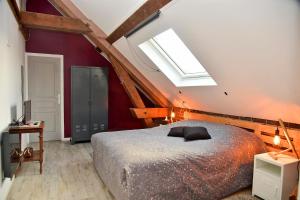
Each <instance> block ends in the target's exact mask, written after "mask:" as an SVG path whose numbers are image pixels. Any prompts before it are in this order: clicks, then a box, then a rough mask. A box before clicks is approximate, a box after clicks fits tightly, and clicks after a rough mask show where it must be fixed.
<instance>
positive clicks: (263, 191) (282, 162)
mask: <svg viewBox="0 0 300 200" xmlns="http://www.w3.org/2000/svg"><path fill="white" fill-rule="evenodd" d="M298 162H299V161H298V160H297V159H296V158H293V157H291V156H288V155H283V154H282V155H279V156H278V159H277V160H274V159H273V158H272V157H271V156H270V155H269V154H268V153H263V154H258V155H255V157H254V171H253V186H252V195H253V196H254V195H256V196H258V197H260V198H263V199H265V200H288V199H289V195H290V194H291V193H292V191H293V189H294V187H295V186H296V185H297V182H298V181H297V176H298V171H297V164H298Z"/></svg>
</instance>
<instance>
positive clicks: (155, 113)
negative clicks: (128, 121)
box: [130, 108, 170, 119]
mask: <svg viewBox="0 0 300 200" xmlns="http://www.w3.org/2000/svg"><path fill="white" fill-rule="evenodd" d="M130 111H131V113H132V114H133V116H135V117H136V118H138V119H148V118H164V117H166V116H169V112H170V110H169V108H130Z"/></svg>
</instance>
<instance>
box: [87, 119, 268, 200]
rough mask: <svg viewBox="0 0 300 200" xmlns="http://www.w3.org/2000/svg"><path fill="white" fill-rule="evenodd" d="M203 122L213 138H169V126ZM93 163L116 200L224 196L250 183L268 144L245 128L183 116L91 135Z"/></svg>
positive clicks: (217, 197) (166, 199) (201, 124)
mask: <svg viewBox="0 0 300 200" xmlns="http://www.w3.org/2000/svg"><path fill="white" fill-rule="evenodd" d="M176 126H203V127H206V128H207V130H208V132H209V134H210V135H211V137H212V139H210V140H197V141H188V142H185V141H184V139H183V138H176V137H167V134H168V132H169V130H170V128H171V127H176ZM91 143H92V148H93V160H94V165H95V168H96V170H97V172H98V173H99V175H100V177H101V179H102V180H103V182H104V183H105V184H106V186H107V187H108V188H109V190H110V192H111V193H112V194H113V196H114V197H115V198H116V199H117V200H145V199H153V200H155V199H159V200H162V199H165V200H168V199H170V200H173V199H181V200H185V199H189V200H190V199H199V200H200V199H205V200H210V199H221V198H223V197H225V196H228V195H230V194H232V193H234V192H236V191H238V190H240V189H242V188H245V187H247V186H250V185H251V183H252V173H253V157H254V155H255V154H258V153H263V152H265V151H266V150H265V145H264V143H263V142H262V141H261V140H260V139H259V138H258V137H257V136H256V135H255V134H254V133H251V132H248V131H246V130H244V129H241V128H238V127H234V126H229V125H223V124H216V123H210V122H201V121H191V120H190V121H181V122H177V123H173V124H171V125H164V126H159V127H155V128H150V129H139V130H129V131H118V132H113V133H111V132H110V133H109V132H104V133H98V134H95V135H93V136H92V141H91Z"/></svg>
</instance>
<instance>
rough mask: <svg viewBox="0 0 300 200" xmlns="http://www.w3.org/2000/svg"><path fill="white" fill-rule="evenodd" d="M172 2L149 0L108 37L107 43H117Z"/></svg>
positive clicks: (169, 0) (167, 0) (168, 0)
mask: <svg viewBox="0 0 300 200" xmlns="http://www.w3.org/2000/svg"><path fill="white" fill-rule="evenodd" d="M171 1H172V0H147V1H146V3H144V4H143V5H142V6H141V7H140V8H139V9H138V10H137V11H135V12H134V13H133V14H132V15H131V16H130V17H129V18H128V19H127V20H125V21H124V22H123V23H122V24H121V25H120V26H119V27H118V28H117V29H116V30H115V31H113V32H112V33H111V34H110V35H109V36H108V37H107V41H108V42H109V43H111V44H113V43H114V42H115V41H117V40H118V39H120V38H121V37H122V36H124V35H126V34H127V33H129V32H130V31H131V30H132V29H134V28H135V27H137V26H139V25H140V24H141V23H142V22H144V21H145V20H147V19H148V18H149V17H151V16H152V15H153V14H155V13H157V12H158V11H159V10H160V9H161V8H162V7H164V6H165V5H166V4H168V3H169V2H171Z"/></svg>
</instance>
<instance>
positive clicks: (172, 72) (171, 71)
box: [138, 29, 218, 87]
mask: <svg viewBox="0 0 300 200" xmlns="http://www.w3.org/2000/svg"><path fill="white" fill-rule="evenodd" d="M169 30H170V29H168V30H166V31H164V32H167V31H169ZM171 30H172V31H173V33H174V34H175V35H176V36H177V37H178V39H179V40H180V42H182V44H183V45H184V47H185V48H186V49H187V50H188V51H189V52H188V53H190V54H191V55H192V56H193V57H194V59H196V61H197V62H198V63H199V64H200V65H201V63H200V62H199V60H198V59H197V58H196V57H195V56H194V55H193V53H192V52H191V51H190V50H189V48H188V47H187V46H186V45H185V44H184V42H183V41H182V40H181V39H180V37H179V36H178V35H177V34H176V32H175V31H174V30H173V29H171ZM164 32H163V33H164ZM159 35H160V34H158V35H157V36H159ZM157 36H154V37H152V38H149V39H148V40H146V41H145V42H143V43H141V44H139V45H138V46H139V48H140V49H141V50H142V51H143V53H145V54H146V55H147V57H148V58H149V59H150V60H151V61H152V62H153V63H154V64H155V65H156V66H157V67H158V68H159V69H160V70H161V72H162V73H163V74H164V75H165V76H166V77H167V78H168V79H169V80H170V81H171V82H172V83H173V84H174V85H175V86H176V87H193V86H216V85H218V84H217V83H216V81H215V80H214V79H213V78H212V76H211V75H210V74H209V73H208V71H207V70H206V69H205V67H204V66H202V65H201V67H202V68H203V70H201V72H196V73H185V72H184V71H183V70H182V68H180V67H179V64H177V63H176V61H175V60H177V58H176V57H174V56H176V52H175V54H174V52H173V53H172V51H173V50H172V49H170V47H171V46H165V45H168V43H165V42H164V40H162V39H163V38H160V39H159V38H158V39H159V41H156V40H155V37H157ZM160 41H161V42H162V45H160V44H159V43H160ZM171 41H173V40H171ZM176 43H177V41H176V40H174V44H176ZM179 46H180V45H179ZM181 46H182V45H181ZM163 47H165V48H166V49H164V48H163ZM184 47H183V48H184ZM171 48H173V47H171ZM169 49H170V51H171V52H170V53H171V55H172V56H170V55H169V54H168V51H169ZM172 57H174V59H172ZM187 57H189V56H187ZM178 61H179V63H180V65H181V66H184V64H185V62H182V60H178ZM187 63H188V64H189V61H188V62H187ZM196 65H197V64H196ZM196 65H195V67H196ZM193 66H194V65H193ZM184 69H185V67H184ZM187 69H188V68H187ZM192 71H195V70H192ZM199 71H200V70H199ZM202 71H203V72H202Z"/></svg>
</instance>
